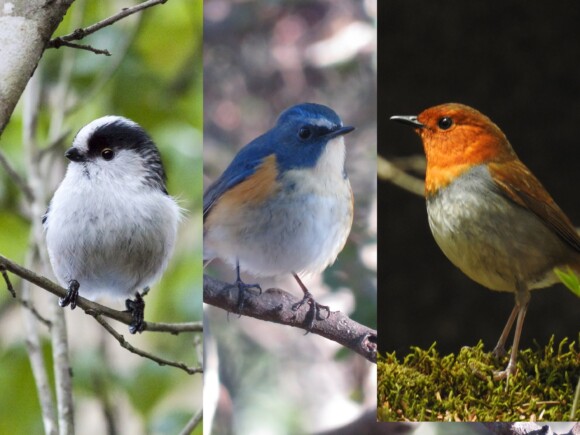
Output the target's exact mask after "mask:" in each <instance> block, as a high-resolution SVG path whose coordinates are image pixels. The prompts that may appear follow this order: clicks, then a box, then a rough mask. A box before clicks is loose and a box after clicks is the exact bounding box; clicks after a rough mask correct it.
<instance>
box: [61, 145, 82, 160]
mask: <svg viewBox="0 0 580 435" xmlns="http://www.w3.org/2000/svg"><path fill="white" fill-rule="evenodd" d="M64 156H65V157H66V158H67V159H69V160H70V161H71V162H84V161H86V158H85V156H83V155H82V154H81V153H80V151H79V150H78V149H77V148H75V147H72V148H69V149H68V150H66V153H64Z"/></svg>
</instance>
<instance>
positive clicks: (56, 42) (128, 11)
mask: <svg viewBox="0 0 580 435" xmlns="http://www.w3.org/2000/svg"><path fill="white" fill-rule="evenodd" d="M166 2H167V0H148V1H145V2H143V3H139V4H138V5H135V6H132V7H130V8H123V9H122V10H121V12H118V13H116V14H115V15H112V16H110V17H109V18H105V19H104V20H101V21H99V22H98V23H95V24H92V25H90V26H88V27H85V28H82V29H80V28H79V29H76V30H75V31H74V32H72V33H69V34H68V35H64V36H59V37H57V38H54V39H51V40H50V41H49V42H48V44H47V47H48V48H58V47H60V46H62V45H68V46H69V47H74V48H82V49H84V50H87V49H88V47H89V46H86V45H78V44H73V45H71V44H69V43H70V41H78V40H80V39H83V38H84V37H85V36H88V35H90V34H91V33H95V32H96V31H97V30H101V29H102V28H104V27H107V26H110V25H111V24H114V23H116V22H117V21H119V20H122V19H123V18H125V17H128V16H129V15H133V14H135V13H137V12H139V11H142V10H143V9H147V8H150V7H151V6H155V5H158V4H163V3H166ZM90 49H91V51H94V50H97V49H94V48H92V47H90ZM99 51H101V52H102V53H100V54H107V56H110V55H111V54H110V53H109V52H108V51H107V50H99ZM104 52H106V53H104Z"/></svg>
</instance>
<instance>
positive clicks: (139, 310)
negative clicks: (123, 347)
mask: <svg viewBox="0 0 580 435" xmlns="http://www.w3.org/2000/svg"><path fill="white" fill-rule="evenodd" d="M146 293H147V292H145V294H146ZM125 307H127V310H126V312H128V313H131V323H129V332H130V333H131V334H135V333H137V332H139V333H141V332H143V330H144V329H145V301H144V300H143V297H142V296H141V294H139V292H136V293H135V299H127V300H126V301H125Z"/></svg>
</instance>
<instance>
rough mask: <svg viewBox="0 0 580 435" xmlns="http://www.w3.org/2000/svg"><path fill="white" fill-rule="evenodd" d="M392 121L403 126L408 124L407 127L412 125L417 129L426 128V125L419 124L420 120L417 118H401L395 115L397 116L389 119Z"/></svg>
mask: <svg viewBox="0 0 580 435" xmlns="http://www.w3.org/2000/svg"><path fill="white" fill-rule="evenodd" d="M389 119H390V120H391V121H397V122H400V123H401V124H407V125H411V126H413V127H415V128H423V127H425V124H422V123H420V122H419V120H417V117H416V116H400V115H395V116H391V117H390V118H389Z"/></svg>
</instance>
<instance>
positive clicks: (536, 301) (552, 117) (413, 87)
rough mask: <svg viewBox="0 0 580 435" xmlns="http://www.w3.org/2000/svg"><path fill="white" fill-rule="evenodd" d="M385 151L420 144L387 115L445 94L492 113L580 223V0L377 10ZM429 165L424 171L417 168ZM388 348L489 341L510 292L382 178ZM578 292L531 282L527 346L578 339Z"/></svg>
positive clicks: (383, 316)
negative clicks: (470, 267) (451, 249)
mask: <svg viewBox="0 0 580 435" xmlns="http://www.w3.org/2000/svg"><path fill="white" fill-rule="evenodd" d="M379 14H380V16H379V23H380V25H379V47H380V50H379V69H378V71H379V73H378V74H379V125H380V127H379V138H380V140H379V154H380V155H382V156H384V157H386V158H388V159H389V160H392V161H394V160H396V159H398V158H401V157H405V156H412V155H421V156H422V155H423V150H422V146H421V142H420V140H419V138H418V137H417V136H416V135H415V134H414V133H413V131H411V129H409V128H405V127H404V126H401V125H399V124H396V123H393V122H389V121H388V118H389V116H391V115H395V114H403V115H404V114H409V115H412V114H418V113H419V112H420V111H422V110H423V109H425V108H427V107H430V106H433V105H436V104H439V103H444V102H451V101H455V102H461V103H465V104H468V105H471V106H473V107H475V108H477V109H478V110H480V111H482V112H483V113H485V114H486V115H488V116H489V117H490V118H491V119H492V120H493V121H494V122H495V123H497V124H498V125H499V127H500V128H501V129H502V130H503V131H504V133H505V134H506V135H507V137H508V139H509V140H510V142H511V144H512V145H513V147H514V149H515V150H516V152H517V153H518V155H519V156H520V158H521V159H522V160H523V161H524V163H525V164H526V165H528V166H529V168H530V169H531V170H532V171H533V172H534V173H535V174H536V176H537V177H538V178H539V179H540V180H541V181H542V183H543V184H544V186H545V187H546V189H547V190H548V191H549V192H550V193H551V194H552V196H553V197H554V199H555V200H556V202H557V203H558V204H559V205H560V207H562V209H563V210H564V211H565V212H566V213H567V214H568V216H569V217H570V219H571V220H572V221H573V222H574V223H575V224H576V225H578V226H580V183H579V182H578V165H579V161H580V159H579V157H580V138H579V136H578V125H580V92H579V91H580V74H579V66H580V64H579V59H580V42H579V41H580V28H579V27H578V22H580V4H578V3H574V2H550V3H545V2H516V1H507V2H492V3H490V2H464V1H460V0H445V1H438V2H424V1H418V0H404V1H403V0H390V1H389V2H386V3H384V4H382V5H381V8H380V11H379ZM419 176H421V177H422V175H419ZM379 222H380V223H379V246H380V249H379V286H380V292H379V349H381V350H382V351H392V350H397V351H398V352H399V354H405V353H407V352H408V350H409V346H410V345H414V346H421V347H423V348H425V347H428V346H429V345H431V344H432V343H433V342H434V341H437V343H438V348H439V349H440V350H442V351H443V352H455V351H457V350H459V348H460V347H461V346H465V345H474V344H475V343H476V342H477V341H478V340H479V339H483V340H484V342H485V344H486V346H487V347H488V348H489V349H490V350H491V349H492V348H493V346H494V345H495V342H496V341H497V339H498V338H499V335H500V333H501V330H502V328H503V326H504V323H505V321H506V320H507V317H508V315H509V313H510V311H511V309H512V307H513V303H514V300H513V296H512V295H511V294H507V293H499V292H491V291H489V290H487V289H484V288H483V287H481V286H479V285H477V284H475V283H474V282H472V281H471V280H470V279H469V278H467V277H466V276H464V275H463V273H462V272H460V271H459V269H457V268H456V267H455V266H453V265H452V264H451V263H450V262H449V261H448V260H447V259H446V258H445V256H444V255H443V253H442V252H441V251H440V250H439V248H438V247H437V245H436V244H435V241H434V240H433V237H432V236H431V232H430V230H429V227H428V223H427V214H426V210H425V202H424V199H423V198H421V197H419V196H415V195H413V194H411V193H409V192H407V191H405V190H402V189H401V188H398V187H395V186H394V185H392V184H390V183H387V182H379ZM579 311H580V301H579V300H578V298H577V297H575V296H574V295H572V294H571V293H570V292H569V291H568V290H567V289H565V288H564V287H563V286H561V285H558V286H556V287H552V288H549V289H543V290H538V291H534V292H533V293H532V300H531V305H530V309H529V311H528V315H527V317H526V322H525V325H524V331H523V335H522V345H521V347H522V348H523V347H528V346H533V342H534V340H536V341H537V342H538V343H540V344H541V345H544V344H546V343H547V342H548V340H549V338H550V336H551V335H552V334H555V336H556V339H557V340H559V339H561V338H563V337H569V338H570V339H571V340H578V332H579V330H580V321H579V318H580V317H579V316H578V313H579Z"/></svg>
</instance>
